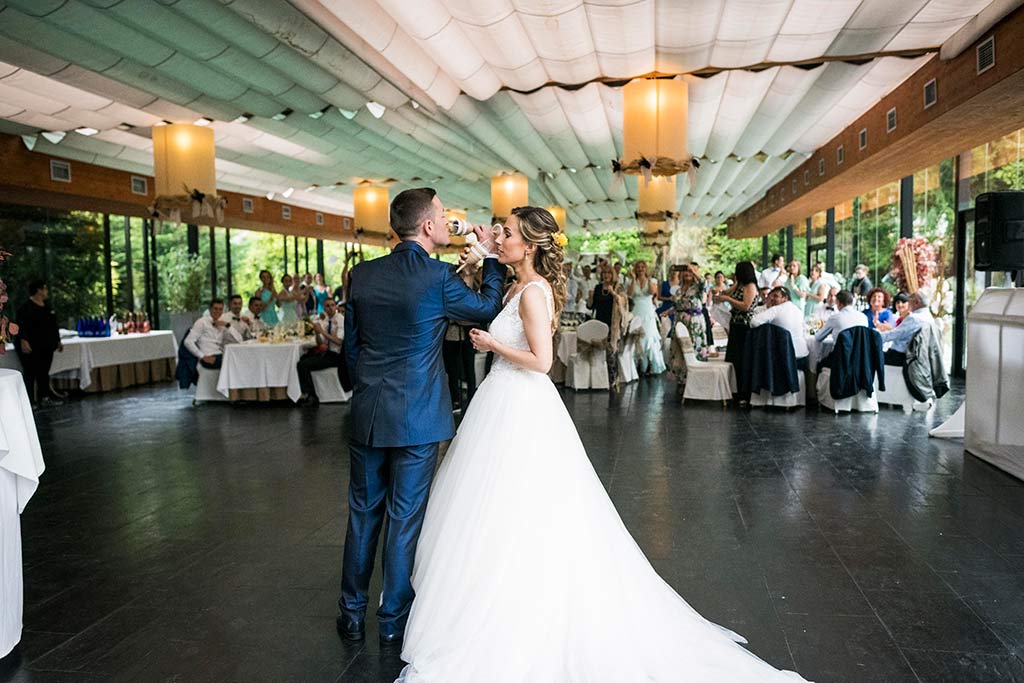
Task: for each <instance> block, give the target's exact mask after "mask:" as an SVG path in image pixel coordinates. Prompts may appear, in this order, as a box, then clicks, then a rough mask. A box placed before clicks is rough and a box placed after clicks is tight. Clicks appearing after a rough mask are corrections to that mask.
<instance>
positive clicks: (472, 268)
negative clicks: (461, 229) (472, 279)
mask: <svg viewBox="0 0 1024 683" xmlns="http://www.w3.org/2000/svg"><path fill="white" fill-rule="evenodd" d="M470 249H471V247H466V248H465V249H463V250H462V255H461V256H459V271H460V272H461V273H462V274H464V275H473V274H474V273H476V269H477V267H479V265H480V264H479V263H473V264H470V265H466V261H467V260H468V259H469V250H470Z"/></svg>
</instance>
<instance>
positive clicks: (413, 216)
mask: <svg viewBox="0 0 1024 683" xmlns="http://www.w3.org/2000/svg"><path fill="white" fill-rule="evenodd" d="M435 196H437V191H436V190H434V188H432V187H417V188H413V189H411V190H402V191H401V192H399V193H398V195H397V196H396V197H395V198H394V199H393V200H392V201H391V229H392V230H394V231H395V234H397V235H398V237H399V239H405V238H407V237H415V236H416V234H417V233H418V232H419V231H420V223H422V222H423V220H424V219H425V218H427V217H428V216H429V215H430V212H431V211H432V210H433V208H434V207H433V202H434V197H435Z"/></svg>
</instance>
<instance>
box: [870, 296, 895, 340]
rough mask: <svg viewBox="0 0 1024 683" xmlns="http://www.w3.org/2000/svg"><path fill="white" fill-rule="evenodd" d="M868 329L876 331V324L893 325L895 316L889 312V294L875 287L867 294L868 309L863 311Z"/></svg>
mask: <svg viewBox="0 0 1024 683" xmlns="http://www.w3.org/2000/svg"><path fill="white" fill-rule="evenodd" d="M864 315H865V316H867V319H868V327H870V328H871V329H873V330H874V329H876V326H877V324H878V323H895V322H896V320H895V316H893V314H892V311H890V310H889V292H887V291H885V290H884V289H882V288H881V287H875V288H874V289H872V290H871V291H870V292H868V307H867V308H866V309H865V310H864Z"/></svg>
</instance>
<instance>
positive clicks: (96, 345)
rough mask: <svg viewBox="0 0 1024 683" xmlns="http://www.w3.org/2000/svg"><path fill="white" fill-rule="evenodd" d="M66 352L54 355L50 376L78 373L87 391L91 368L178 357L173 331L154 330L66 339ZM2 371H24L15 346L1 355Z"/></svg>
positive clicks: (9, 347)
mask: <svg viewBox="0 0 1024 683" xmlns="http://www.w3.org/2000/svg"><path fill="white" fill-rule="evenodd" d="M63 341H64V350H63V351H62V352H60V353H55V354H53V365H51V366H50V375H51V376H53V375H59V374H60V373H62V372H68V371H77V373H78V385H79V386H80V387H81V388H82V389H85V388H86V387H88V386H89V385H90V384H91V383H92V369H93V368H104V367H108V366H111V365H121V364H124V363H141V362H145V361H151V360H159V359H161V358H177V356H178V342H177V341H176V340H175V339H174V333H173V332H171V331H170V330H153V331H152V332H148V333H146V334H115V335H112V336H110V337H72V338H70V339H65V340H63ZM0 368H9V369H11V370H19V371H20V370H21V363H20V362H19V361H18V354H16V353H15V352H14V345H13V344H8V345H7V353H6V354H4V355H3V356H0Z"/></svg>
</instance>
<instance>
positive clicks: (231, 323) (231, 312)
mask: <svg viewBox="0 0 1024 683" xmlns="http://www.w3.org/2000/svg"><path fill="white" fill-rule="evenodd" d="M220 321H221V322H222V323H225V324H226V325H227V327H225V328H224V343H225V344H240V343H242V342H244V341H245V340H246V339H251V338H252V327H251V325H252V319H251V318H249V317H247V316H245V315H243V314H242V297H241V296H239V295H238V294H235V295H234V296H232V297H231V298H230V299H228V310H226V311H224V315H222V316H221V317H220Z"/></svg>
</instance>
